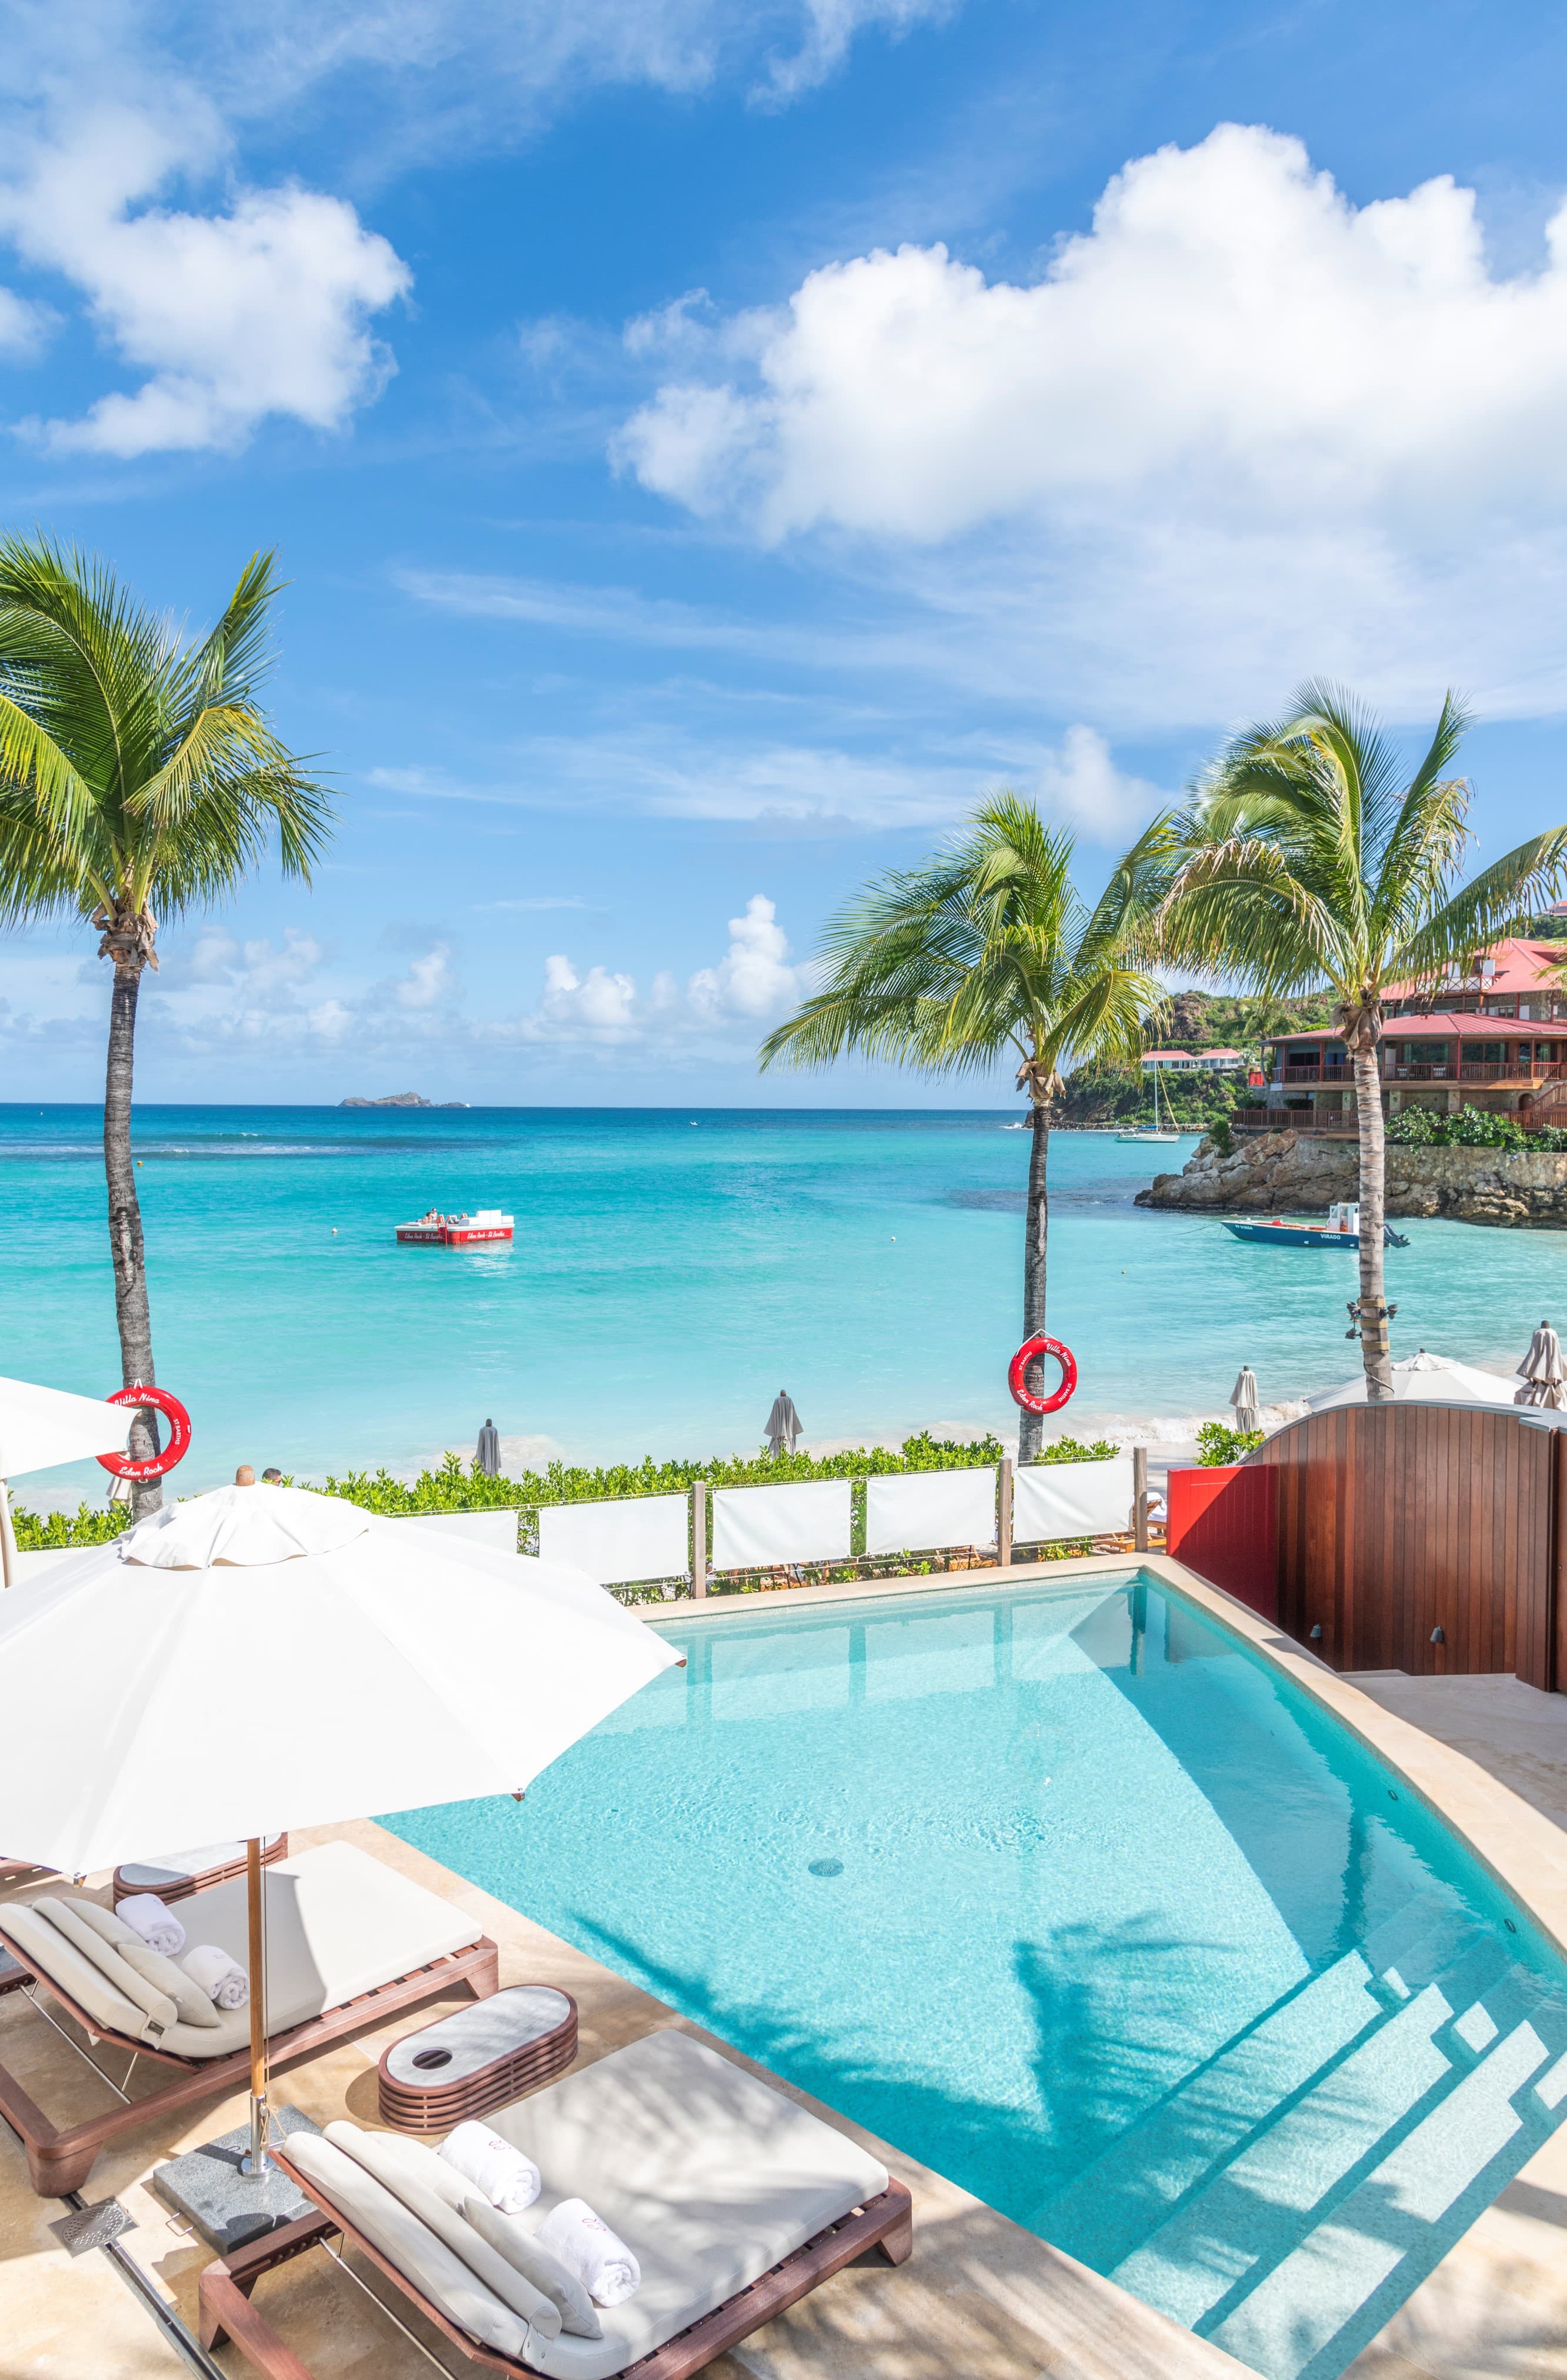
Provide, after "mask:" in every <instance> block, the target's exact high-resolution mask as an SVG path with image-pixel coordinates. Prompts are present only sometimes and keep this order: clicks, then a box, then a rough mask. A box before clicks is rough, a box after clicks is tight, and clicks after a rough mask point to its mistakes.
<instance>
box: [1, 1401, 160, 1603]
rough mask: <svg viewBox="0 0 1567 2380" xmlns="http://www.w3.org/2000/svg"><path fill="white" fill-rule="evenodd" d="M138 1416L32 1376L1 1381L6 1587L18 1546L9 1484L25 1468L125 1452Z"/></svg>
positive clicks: (125, 1408) (132, 1410) (125, 1407)
mask: <svg viewBox="0 0 1567 2380" xmlns="http://www.w3.org/2000/svg"><path fill="white" fill-rule="evenodd" d="M134 1419H135V1408H134V1407H133V1406H130V1405H111V1404H107V1403H103V1402H102V1401H101V1400H100V1399H99V1398H97V1397H77V1396H72V1395H71V1394H70V1392H69V1390H66V1389H41V1388H39V1387H37V1386H36V1385H35V1384H34V1383H33V1382H32V1381H31V1380H0V1570H3V1573H4V1576H5V1582H6V1585H7V1586H9V1585H11V1583H12V1580H13V1578H14V1577H15V1575H16V1573H15V1570H14V1567H13V1563H14V1559H15V1555H16V1550H17V1544H16V1539H15V1537H14V1536H12V1533H11V1498H10V1483H11V1481H12V1480H13V1479H14V1478H16V1477H17V1476H18V1475H19V1474H20V1473H22V1472H24V1471H47V1470H49V1469H50V1468H51V1466H52V1465H53V1464H55V1463H79V1462H80V1461H81V1460H82V1457H83V1456H84V1455H90V1454H122V1453H123V1452H124V1451H125V1442H126V1439H127V1438H128V1435H129V1433H130V1425H131V1423H132V1421H133V1420H134Z"/></svg>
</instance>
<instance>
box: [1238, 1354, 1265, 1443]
mask: <svg viewBox="0 0 1567 2380" xmlns="http://www.w3.org/2000/svg"><path fill="white" fill-rule="evenodd" d="M1230 1403H1232V1404H1233V1406H1234V1408H1235V1427H1236V1428H1237V1429H1256V1428H1257V1427H1259V1426H1260V1423H1261V1418H1262V1412H1261V1399H1260V1398H1259V1397H1258V1395H1257V1374H1256V1373H1255V1372H1254V1371H1253V1370H1252V1367H1251V1366H1250V1365H1249V1364H1243V1365H1242V1366H1241V1377H1240V1378H1239V1379H1238V1380H1237V1381H1236V1382H1235V1385H1234V1387H1233V1389H1232V1390H1231V1391H1230Z"/></svg>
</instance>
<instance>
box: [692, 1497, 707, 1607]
mask: <svg viewBox="0 0 1567 2380" xmlns="http://www.w3.org/2000/svg"><path fill="white" fill-rule="evenodd" d="M707 1591H708V1483H707V1481H706V1480H705V1479H698V1481H697V1483H696V1486H695V1487H694V1488H692V1490H691V1592H692V1594H693V1595H705V1594H706V1593H707Z"/></svg>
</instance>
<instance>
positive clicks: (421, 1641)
mask: <svg viewBox="0 0 1567 2380" xmlns="http://www.w3.org/2000/svg"><path fill="white" fill-rule="evenodd" d="M278 1652H282V1653H283V1654H284V1655H285V1658H286V1659H287V1663H288V1694H287V1698H286V1700H281V1699H277V1700H274V1699H273V1697H272V1695H271V1694H270V1691H269V1676H268V1672H269V1670H270V1668H271V1666H272V1661H273V1658H274V1656H275V1655H276V1654H277V1653H278ZM679 1658H680V1657H679V1656H678V1655H677V1654H676V1653H675V1652H674V1649H673V1648H672V1647H671V1646H670V1645H666V1644H665V1643H664V1642H663V1641H662V1638H661V1637H659V1636H658V1635H657V1634H656V1633H655V1632H654V1631H653V1630H652V1629H650V1628H648V1627H645V1626H644V1625H643V1623H642V1622H641V1621H639V1620H636V1619H634V1618H633V1617H632V1615H631V1613H630V1612H629V1611H627V1610H626V1609H625V1608H624V1607H623V1606H622V1605H620V1604H618V1603H617V1602H616V1601H615V1600H614V1598H613V1596H611V1595H607V1594H606V1593H605V1592H604V1590H603V1589H602V1588H601V1587H599V1586H595V1585H593V1584H592V1583H591V1582H590V1581H589V1579H587V1578H586V1577H585V1576H584V1575H583V1574H582V1573H580V1572H579V1571H576V1570H573V1569H571V1568H570V1567H569V1566H568V1565H567V1564H565V1563H563V1562H543V1561H535V1560H528V1559H523V1558H519V1557H518V1556H516V1555H515V1554H502V1553H494V1552H492V1551H490V1550H489V1549H488V1548H486V1547H483V1546H481V1545H478V1544H474V1543H472V1542H471V1541H469V1540H468V1539H467V1538H463V1537H455V1536H437V1535H435V1534H434V1533H433V1532H427V1531H424V1530H416V1529H403V1528H399V1527H398V1526H397V1524H396V1523H395V1522H392V1521H383V1520H378V1519H377V1518H375V1517H374V1516H373V1515H372V1514H370V1513H369V1512H361V1511H360V1510H359V1508H358V1506H357V1505H354V1504H349V1503H346V1502H345V1501H343V1500H341V1499H340V1498H337V1497H332V1496H321V1495H317V1494H315V1493H313V1492H312V1491H311V1490H310V1489H308V1488H268V1487H264V1486H263V1487H260V1488H256V1487H244V1488H241V1487H233V1488H217V1489H216V1490H214V1492H213V1493H212V1494H211V1495H207V1496H198V1497H194V1498H192V1499H191V1500H190V1501H189V1502H188V1503H184V1504H176V1505H173V1506H171V1507H169V1508H168V1509H166V1510H165V1511H164V1512H157V1513H154V1514H152V1516H151V1517H150V1518H149V1519H147V1520H145V1521H143V1522H141V1523H140V1525H139V1526H138V1527H136V1528H135V1529H133V1530H131V1531H130V1532H129V1533H128V1536H123V1537H121V1538H119V1539H118V1540H117V1541H116V1542H115V1544H113V1545H109V1546H96V1547H93V1548H90V1549H88V1550H86V1551H83V1552H82V1553H80V1554H79V1555H76V1556H75V1557H73V1559H72V1560H69V1561H66V1562H62V1563H60V1564H59V1566H58V1567H57V1568H56V1569H55V1570H54V1571H52V1572H51V1573H49V1575H48V1576H47V1577H46V1578H43V1579H40V1580H38V1581H36V1582H34V1583H30V1584H29V1585H21V1586H18V1587H16V1588H14V1589H13V1591H12V1592H11V1594H10V1595H8V1596H7V1597H5V1599H4V1602H3V1604H0V1677H3V1678H4V1680H5V1682H6V1723H5V1726H4V1728H3V1729H0V1811H4V1813H5V1828H6V1849H7V1851H8V1852H10V1853H11V1855H12V1856H13V1857H18V1858H26V1859H30V1860H35V1861H36V1862H37V1863H38V1864H39V1865H41V1866H44V1867H52V1868H56V1869H59V1870H61V1871H63V1872H64V1873H65V1874H66V1875H67V1876H79V1875H82V1874H84V1873H86V1872H88V1871H90V1870H92V1869H98V1868H106V1867H114V1866H117V1865H118V1864H120V1863H121V1862H122V1861H125V1860H128V1859H135V1858H137V1857H139V1856H141V1855H143V1854H145V1852H146V1850H147V1847H148V1845H149V1844H151V1843H166V1842H184V1841H186V1840H195V1839H200V1840H213V1841H218V1840H225V1839H233V1838H235V1837H238V1838H240V1839H242V1840H244V1841H245V1842H246V1844H247V1847H248V1855H249V1874H250V1936H249V1969H250V2010H251V2018H250V2056H251V2141H252V2154H253V2155H257V2156H259V2155H261V2151H262V2149H263V2147H264V2140H265V2108H266V2042H265V2034H266V2025H265V2010H266V1981H265V1966H264V1960H265V1948H264V1941H263V1938H262V1931H261V1923H260V1919H261V1866H260V1860H261V1841H262V1840H263V1838H265V1837H267V1836H270V1835H273V1834H275V1833H277V1832H278V1831H279V1830H280V1829H283V1828H298V1827H312V1826H325V1825H329V1824H331V1823H333V1822H334V1821H335V1820H339V1819H344V1818H349V1817H361V1816H363V1815H365V1814H366V1813H367V1812H370V1813H373V1812H375V1811H380V1810H407V1809H419V1808H423V1807H425V1806H427V1805H429V1804H430V1803H437V1802H457V1801H466V1800H468V1799H470V1798H472V1797H475V1796H478V1795H483V1794H496V1793H520V1792H521V1791H522V1789H523V1788H524V1787H525V1786H526V1785H528V1783H529V1782H530V1780H531V1779H533V1778H535V1777H537V1776H538V1774H539V1772H540V1770H541V1769H542V1768H546V1767H548V1766H549V1764H550V1762H551V1761H552V1760H553V1759H555V1758H556V1757H557V1756H558V1755H560V1754H561V1753H563V1752H565V1750H566V1748H567V1746H568V1745H570V1744H573V1743H576V1742H577V1738H578V1737H579V1736H582V1735H586V1734H587V1732H588V1730H589V1728H592V1727H594V1726H596V1725H597V1723H598V1721H599V1720H600V1719H601V1718H604V1717H605V1716H606V1715H607V1714H608V1713H609V1712H610V1711H612V1710H613V1709H615V1708H616V1707H617V1706H618V1705H619V1704H621V1703H623V1702H625V1701H626V1698H627V1697H628V1696H629V1695H631V1694H635V1693H636V1692H637V1690H638V1687H640V1686H643V1685H646V1684H647V1682H649V1680H650V1679H651V1678H654V1677H656V1676H657V1675H658V1674H659V1672H660V1671H661V1670H666V1669H668V1668H669V1667H670V1666H671V1665H672V1664H674V1663H676V1662H677V1661H678V1659H679ZM62 1692H64V1693H66V1694H67V1695H68V1700H69V1709H70V1730H69V1734H70V1743H69V1751H68V1756H67V1757H65V1758H62V1756H61V1737H60V1707H61V1706H60V1696H61V1694H62Z"/></svg>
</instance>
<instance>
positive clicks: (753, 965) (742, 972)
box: [686, 892, 800, 1017]
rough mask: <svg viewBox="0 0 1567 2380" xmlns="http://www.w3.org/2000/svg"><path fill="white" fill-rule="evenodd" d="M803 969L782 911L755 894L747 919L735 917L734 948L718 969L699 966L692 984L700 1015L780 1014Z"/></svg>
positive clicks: (690, 990) (689, 988) (692, 996)
mask: <svg viewBox="0 0 1567 2380" xmlns="http://www.w3.org/2000/svg"><path fill="white" fill-rule="evenodd" d="M799 981H800V970H799V968H798V967H795V966H791V965H789V943H788V940H787V937H786V936H785V934H784V929H783V927H782V926H781V925H779V923H778V912H777V910H776V909H775V908H774V906H773V905H772V903H771V901H770V900H768V899H767V897H766V895H765V894H764V893H761V892H753V893H752V895H751V897H750V899H749V900H748V901H747V904H746V914H745V916H744V917H731V918H730V920H729V948H728V950H727V951H726V952H725V953H724V955H723V958H722V959H721V960H720V962H719V964H718V965H717V966H715V967H699V968H698V971H697V973H696V974H695V975H694V976H693V977H691V980H690V982H689V984H687V986H686V998H687V1000H688V1001H689V1002H690V1003H691V1007H692V1009H693V1010H694V1011H695V1013H696V1014H698V1015H706V1016H714V1017H717V1016H774V1015H776V1014H779V1012H780V1011H781V1010H783V1009H784V1008H786V1007H787V1006H788V1005H789V1003H790V1002H791V1001H792V1000H793V999H794V998H795V997H796V990H797V987H798V985H799Z"/></svg>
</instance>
